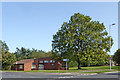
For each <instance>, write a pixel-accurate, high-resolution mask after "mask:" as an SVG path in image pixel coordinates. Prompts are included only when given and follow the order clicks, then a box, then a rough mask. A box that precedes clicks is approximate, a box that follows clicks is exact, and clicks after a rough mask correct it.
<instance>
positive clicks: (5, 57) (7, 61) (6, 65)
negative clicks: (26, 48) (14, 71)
mask: <svg viewBox="0 0 120 80" xmlns="http://www.w3.org/2000/svg"><path fill="white" fill-rule="evenodd" d="M0 44H1V45H0V48H1V55H2V59H1V60H2V69H4V70H8V69H11V66H12V65H13V63H14V62H15V61H16V57H15V55H14V54H13V53H10V52H9V48H8V46H7V44H6V43H5V42H2V41H1V40H0Z"/></svg>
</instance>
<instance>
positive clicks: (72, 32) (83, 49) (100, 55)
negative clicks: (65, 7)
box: [52, 13, 113, 69]
mask: <svg viewBox="0 0 120 80" xmlns="http://www.w3.org/2000/svg"><path fill="white" fill-rule="evenodd" d="M107 35H108V33H107V31H106V28H105V26H104V24H103V23H100V22H99V21H92V20H91V18H90V17H89V16H84V15H82V14H80V13H75V14H74V15H73V16H71V17H70V20H69V22H64V23H63V25H62V27H61V29H59V30H58V32H57V33H56V34H55V35H53V41H52V53H53V57H54V58H55V59H58V60H62V59H63V58H69V59H70V60H76V61H77V62H78V69H81V65H80V64H81V62H84V61H85V63H87V64H88V63H94V64H97V61H101V62H105V59H104V56H106V55H107V52H108V51H109V49H110V46H109V40H110V37H109V36H107ZM111 42H112V44H113V39H111ZM112 44H111V46H112Z"/></svg>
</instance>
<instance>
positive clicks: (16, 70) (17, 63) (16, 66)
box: [16, 62, 18, 72]
mask: <svg viewBox="0 0 120 80" xmlns="http://www.w3.org/2000/svg"><path fill="white" fill-rule="evenodd" d="M17 64H18V63H17V62H16V72H17Z"/></svg>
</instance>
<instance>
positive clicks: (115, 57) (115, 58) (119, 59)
mask: <svg viewBox="0 0 120 80" xmlns="http://www.w3.org/2000/svg"><path fill="white" fill-rule="evenodd" d="M113 61H115V63H116V64H118V65H120V49H118V50H117V51H116V52H115V53H114V55H113Z"/></svg>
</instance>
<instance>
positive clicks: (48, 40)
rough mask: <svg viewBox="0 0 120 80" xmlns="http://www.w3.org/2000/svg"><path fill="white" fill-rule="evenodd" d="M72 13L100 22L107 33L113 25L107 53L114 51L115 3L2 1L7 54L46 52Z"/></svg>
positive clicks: (116, 42)
mask: <svg viewBox="0 0 120 80" xmlns="http://www.w3.org/2000/svg"><path fill="white" fill-rule="evenodd" d="M74 13H81V14H83V15H86V16H90V17H91V18H92V20H93V21H100V22H101V23H104V25H105V26H106V30H107V31H109V25H110V24H112V23H116V25H115V26H112V28H111V36H112V38H113V40H114V45H113V46H112V48H111V52H112V54H114V52H116V50H117V49H118V3H117V2H3V3H2V41H5V42H6V43H7V45H8V47H9V51H10V52H15V51H16V47H18V48H21V47H25V48H30V49H31V48H35V49H38V50H43V51H46V52H47V51H50V50H51V49H52V46H51V44H52V40H53V35H54V34H55V33H56V32H57V31H58V29H60V27H61V25H62V24H63V22H68V21H69V19H70V17H71V16H72V15H74Z"/></svg>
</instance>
